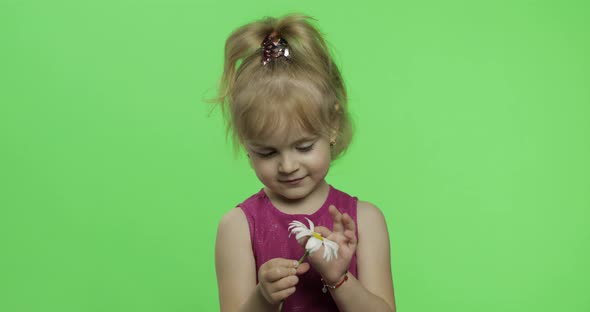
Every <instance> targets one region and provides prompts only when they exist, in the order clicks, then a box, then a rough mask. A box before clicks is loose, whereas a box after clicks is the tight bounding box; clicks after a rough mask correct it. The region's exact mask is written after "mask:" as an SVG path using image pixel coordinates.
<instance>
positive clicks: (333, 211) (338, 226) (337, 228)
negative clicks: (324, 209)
mask: <svg viewBox="0 0 590 312" xmlns="http://www.w3.org/2000/svg"><path fill="white" fill-rule="evenodd" d="M329 211H330V216H331V217H332V220H334V227H333V228H332V231H334V232H342V231H344V226H343V225H342V214H341V213H340V211H339V210H338V208H336V207H335V206H334V205H330V208H329Z"/></svg>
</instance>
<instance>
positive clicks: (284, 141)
mask: <svg viewBox="0 0 590 312" xmlns="http://www.w3.org/2000/svg"><path fill="white" fill-rule="evenodd" d="M316 138H318V135H316V134H313V133H311V132H309V131H306V130H303V129H293V128H290V129H284V130H283V131H276V132H274V133H272V134H269V135H267V136H263V137H258V138H251V139H246V140H245V143H246V145H249V146H253V147H282V146H290V145H293V144H299V143H305V142H308V141H311V140H314V139H316Z"/></svg>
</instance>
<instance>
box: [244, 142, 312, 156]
mask: <svg viewBox="0 0 590 312" xmlns="http://www.w3.org/2000/svg"><path fill="white" fill-rule="evenodd" d="M313 147H314V144H310V145H307V146H301V147H297V148H296V149H297V150H298V151H299V152H302V153H308V152H311V151H312V150H313ZM255 153H256V155H258V156H260V157H262V158H271V157H273V156H274V155H275V154H276V153H277V152H276V151H270V152H266V153H259V152H255Z"/></svg>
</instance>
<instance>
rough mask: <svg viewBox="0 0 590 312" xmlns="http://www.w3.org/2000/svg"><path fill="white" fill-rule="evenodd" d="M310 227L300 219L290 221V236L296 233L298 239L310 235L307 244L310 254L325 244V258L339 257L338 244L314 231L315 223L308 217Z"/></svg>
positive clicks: (307, 250)
mask: <svg viewBox="0 0 590 312" xmlns="http://www.w3.org/2000/svg"><path fill="white" fill-rule="evenodd" d="M305 219H307V222H309V228H308V227H307V226H305V224H303V223H301V222H299V221H293V222H291V223H289V231H290V232H291V233H290V234H289V237H291V235H292V234H295V238H296V239H297V240H299V239H301V238H303V237H309V239H308V240H307V244H305V251H306V253H309V254H310V255H311V254H313V253H314V252H316V251H317V250H318V249H320V247H322V245H323V246H324V260H326V261H331V260H332V259H336V258H338V244H337V243H336V242H333V241H331V240H329V239H327V238H324V237H322V235H320V234H319V233H316V232H314V225H313V222H312V221H311V220H309V219H308V218H305Z"/></svg>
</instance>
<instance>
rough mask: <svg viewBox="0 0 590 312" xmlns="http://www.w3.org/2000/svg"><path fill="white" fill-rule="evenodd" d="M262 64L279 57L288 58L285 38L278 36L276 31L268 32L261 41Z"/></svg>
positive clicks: (289, 53) (287, 46) (288, 52)
mask: <svg viewBox="0 0 590 312" xmlns="http://www.w3.org/2000/svg"><path fill="white" fill-rule="evenodd" d="M261 47H262V65H266V64H268V63H270V62H271V61H272V60H276V59H278V58H279V57H284V58H285V59H289V58H290V55H291V52H290V51H289V45H288V43H287V40H285V39H283V38H280V37H278V35H277V33H276V32H272V33H270V34H269V35H268V36H266V38H264V41H262V46H261Z"/></svg>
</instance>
